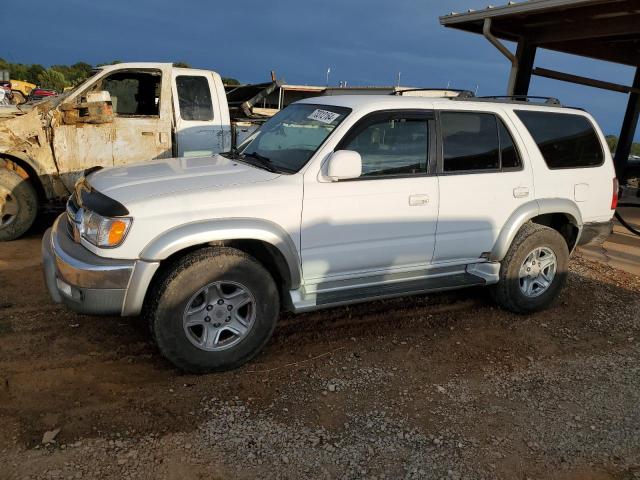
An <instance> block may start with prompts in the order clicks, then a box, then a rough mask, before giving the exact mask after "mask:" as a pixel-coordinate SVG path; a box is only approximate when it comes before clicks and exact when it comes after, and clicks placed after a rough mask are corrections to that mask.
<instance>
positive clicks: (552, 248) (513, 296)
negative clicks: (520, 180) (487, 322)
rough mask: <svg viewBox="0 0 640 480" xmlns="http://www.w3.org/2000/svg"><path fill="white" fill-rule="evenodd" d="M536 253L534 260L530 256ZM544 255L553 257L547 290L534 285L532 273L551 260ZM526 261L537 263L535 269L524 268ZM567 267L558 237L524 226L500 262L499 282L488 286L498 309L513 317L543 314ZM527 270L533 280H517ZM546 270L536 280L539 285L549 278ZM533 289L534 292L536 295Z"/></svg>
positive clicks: (545, 229) (539, 227)
mask: <svg viewBox="0 0 640 480" xmlns="http://www.w3.org/2000/svg"><path fill="white" fill-rule="evenodd" d="M536 251H537V252H539V253H538V255H537V257H538V258H537V259H536V258H535V257H536V255H534V254H535V252H536ZM548 252H552V253H553V256H555V272H554V274H553V277H552V280H551V282H548V283H549V285H548V287H546V288H545V289H543V288H542V285H538V284H536V282H537V281H538V280H537V279H536V278H535V277H536V275H535V273H536V272H538V270H537V269H540V265H545V264H546V263H547V262H550V261H553V260H554V258H553V256H550V255H549V253H548ZM530 254H531V255H532V256H530ZM528 259H531V260H532V261H534V262H537V266H535V265H531V264H530V263H527V265H524V262H525V261H527V260H528ZM540 259H542V261H541V262H539V261H538V260H540ZM568 263H569V249H568V247H567V242H566V241H565V239H564V238H563V237H562V235H560V234H559V233H558V232H557V231H556V230H554V229H552V228H549V227H545V226H543V225H538V224H536V223H531V222H529V223H526V224H525V225H523V226H522V228H521V229H520V231H519V232H518V234H517V235H516V237H515V238H514V240H513V242H512V244H511V246H510V247H509V251H508V252H507V255H506V256H505V257H504V259H503V260H502V262H501V266H500V281H499V282H498V283H497V284H496V285H493V286H492V288H491V293H492V296H493V298H494V300H495V301H496V302H497V303H498V304H499V305H500V306H501V307H503V308H505V309H507V310H510V311H512V312H515V313H532V312H537V311H540V310H544V309H545V308H548V307H549V306H551V305H552V304H553V302H554V301H555V300H556V299H557V297H558V295H559V293H560V291H561V290H562V287H563V286H564V284H565V282H566V279H567V266H568ZM521 268H522V269H523V270H522V272H521ZM527 268H529V269H530V270H531V273H532V274H534V278H533V279H531V278H527V277H525V278H521V273H523V274H525V275H528V273H527ZM550 268H551V267H548V268H545V269H544V270H543V271H542V277H539V276H537V278H540V281H541V282H544V281H546V279H547V277H549V276H550V273H551V270H550ZM527 286H529V287H530V288H529V293H528V294H527V293H525V292H524V291H523V289H525V290H526V289H527ZM536 289H538V291H537V292H536Z"/></svg>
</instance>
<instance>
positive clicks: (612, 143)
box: [604, 135, 618, 153]
mask: <svg viewBox="0 0 640 480" xmlns="http://www.w3.org/2000/svg"><path fill="white" fill-rule="evenodd" d="M604 138H605V139H606V140H607V145H609V150H611V153H613V152H615V151H616V147H617V146H618V137H616V136H615V135H606V136H605V137H604Z"/></svg>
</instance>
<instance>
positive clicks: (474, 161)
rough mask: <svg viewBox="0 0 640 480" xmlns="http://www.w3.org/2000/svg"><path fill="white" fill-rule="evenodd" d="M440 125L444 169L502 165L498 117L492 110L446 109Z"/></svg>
mask: <svg viewBox="0 0 640 480" xmlns="http://www.w3.org/2000/svg"><path fill="white" fill-rule="evenodd" d="M440 125H441V129H442V149H443V157H444V158H443V171H444V172H463V171H482V170H497V169H499V168H500V143H499V139H498V128H497V123H496V118H495V116H493V115H492V114H490V113H475V112H442V113H441V114H440Z"/></svg>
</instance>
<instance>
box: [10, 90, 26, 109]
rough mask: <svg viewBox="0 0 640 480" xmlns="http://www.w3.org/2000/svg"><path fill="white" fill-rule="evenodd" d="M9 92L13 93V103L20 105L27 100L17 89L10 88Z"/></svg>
mask: <svg viewBox="0 0 640 480" xmlns="http://www.w3.org/2000/svg"><path fill="white" fill-rule="evenodd" d="M11 93H12V94H13V103H14V105H21V104H23V103H25V102H26V101H27V99H26V98H24V95H23V94H22V92H19V91H17V90H12V91H11Z"/></svg>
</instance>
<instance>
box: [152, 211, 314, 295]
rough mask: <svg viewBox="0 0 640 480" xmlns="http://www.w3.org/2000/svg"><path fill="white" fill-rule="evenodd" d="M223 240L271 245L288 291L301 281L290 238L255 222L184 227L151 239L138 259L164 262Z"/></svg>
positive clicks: (231, 220) (279, 229)
mask: <svg viewBox="0 0 640 480" xmlns="http://www.w3.org/2000/svg"><path fill="white" fill-rule="evenodd" d="M224 240H258V241H262V242H265V243H267V244H269V245H272V246H273V247H274V248H275V249H277V251H278V252H279V253H280V254H281V255H282V257H283V258H284V260H285V262H286V264H287V268H288V270H289V272H288V273H289V279H290V283H291V285H290V288H292V289H295V288H298V287H299V286H300V283H301V281H302V272H301V261H300V256H299V255H298V250H297V248H296V246H295V244H294V242H293V240H292V238H291V236H290V235H289V234H288V233H287V232H286V231H285V230H284V229H282V227H280V226H279V225H276V224H275V223H273V222H270V221H268V220H263V219H256V218H228V219H220V220H205V221H198V222H192V223H186V224H184V225H180V226H177V227H174V228H172V229H171V230H168V231H166V232H164V233H162V234H160V235H159V236H157V237H156V238H154V239H153V240H152V241H151V242H149V244H147V246H146V247H145V248H144V249H143V250H142V252H141V253H140V259H142V260H145V261H151V262H158V261H161V260H164V259H166V258H168V257H170V256H171V255H173V254H174V253H177V252H179V251H181V250H184V249H185V248H189V247H193V246H196V245H202V244H206V243H209V242H216V241H224Z"/></svg>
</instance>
